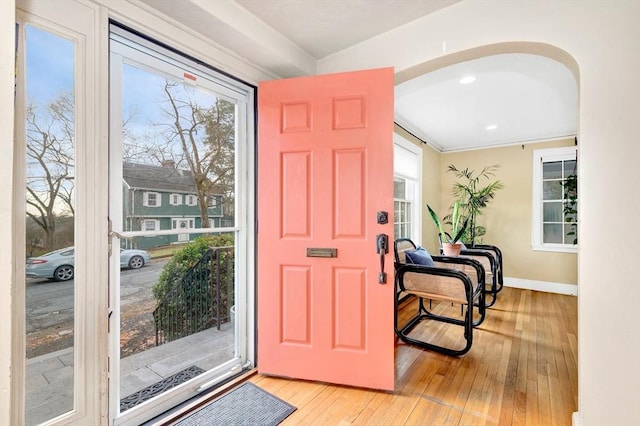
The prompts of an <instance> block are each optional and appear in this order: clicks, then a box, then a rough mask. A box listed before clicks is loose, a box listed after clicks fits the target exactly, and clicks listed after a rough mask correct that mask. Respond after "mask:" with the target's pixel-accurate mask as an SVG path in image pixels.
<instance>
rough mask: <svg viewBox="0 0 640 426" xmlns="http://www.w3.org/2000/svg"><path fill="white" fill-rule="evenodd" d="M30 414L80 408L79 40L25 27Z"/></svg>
mask: <svg viewBox="0 0 640 426" xmlns="http://www.w3.org/2000/svg"><path fill="white" fill-rule="evenodd" d="M25 39H26V46H25V51H26V61H25V63H26V92H27V122H26V129H27V141H26V154H27V155H26V171H27V182H26V184H27V199H26V202H27V206H26V212H27V217H26V223H27V229H26V236H27V240H26V248H27V253H26V257H27V266H26V270H27V288H26V299H27V306H26V316H27V317H26V325H27V336H26V356H27V380H26V422H27V424H37V423H42V422H44V421H47V420H49V419H52V418H53V417H57V416H59V415H61V414H63V413H65V412H67V411H70V410H72V409H73V361H74V355H73V346H74V286H75V285H81V284H77V283H75V282H74V281H75V280H74V278H75V277H74V267H75V262H74V249H73V246H74V211H75V209H74V206H75V202H74V164H75V153H74V141H75V121H74V115H75V108H74V43H73V42H72V41H70V40H67V39H64V38H62V37H59V36H57V35H54V34H52V33H50V32H47V31H44V30H41V29H38V28H36V27H34V26H31V25H27V26H26V27H25Z"/></svg>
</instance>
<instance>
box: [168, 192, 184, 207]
mask: <svg viewBox="0 0 640 426" xmlns="http://www.w3.org/2000/svg"><path fill="white" fill-rule="evenodd" d="M169 204H171V205H172V206H180V205H182V194H171V195H169Z"/></svg>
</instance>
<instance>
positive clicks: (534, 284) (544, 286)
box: [504, 277, 578, 296]
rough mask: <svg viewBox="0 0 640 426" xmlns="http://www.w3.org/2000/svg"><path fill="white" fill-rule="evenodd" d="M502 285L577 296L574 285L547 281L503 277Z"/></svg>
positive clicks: (576, 288)
mask: <svg viewBox="0 0 640 426" xmlns="http://www.w3.org/2000/svg"><path fill="white" fill-rule="evenodd" d="M504 285H505V286H507V287H514V288H522V289H525V290H536V291H545V292H547V293H558V294H568V295H571V296H577V295H578V286H577V285H575V284H563V283H552V282H549V281H535V280H525V279H522V278H509V277H504Z"/></svg>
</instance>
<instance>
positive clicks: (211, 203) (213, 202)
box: [207, 195, 219, 209]
mask: <svg viewBox="0 0 640 426" xmlns="http://www.w3.org/2000/svg"><path fill="white" fill-rule="evenodd" d="M218 197H219V196H218V195H210V196H209V200H208V202H207V204H208V205H207V207H209V208H211V209H215V208H216V207H218Z"/></svg>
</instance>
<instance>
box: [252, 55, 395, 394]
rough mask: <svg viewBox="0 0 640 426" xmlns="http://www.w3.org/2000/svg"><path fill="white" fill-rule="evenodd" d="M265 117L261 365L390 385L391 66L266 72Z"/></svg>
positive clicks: (312, 376)
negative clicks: (382, 245)
mask: <svg viewBox="0 0 640 426" xmlns="http://www.w3.org/2000/svg"><path fill="white" fill-rule="evenodd" d="M258 129H259V130H258V369H259V371H260V372H261V373H263V374H271V375H278V376H287V377H294V378H300V379H309V380H320V381H325V382H331V383H339V384H346V385H352V386H361V387H368V388H375V389H393V385H394V332H393V291H394V283H393V260H392V250H390V252H389V254H387V255H386V259H385V260H386V261H385V272H387V273H388V278H387V282H386V284H380V283H378V278H379V272H380V255H379V254H377V252H376V235H377V234H387V235H390V236H391V238H392V235H393V69H392V68H384V69H377V70H368V71H360V72H350V73H340V74H331V75H323V76H316V77H303V78H295V79H288V80H276V81H268V82H264V83H261V84H260V85H259V88H258ZM378 211H386V212H388V213H389V222H388V223H386V224H379V223H378V222H377V220H376V218H377V216H376V213H377V212H378ZM390 243H392V242H391V241H390Z"/></svg>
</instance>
